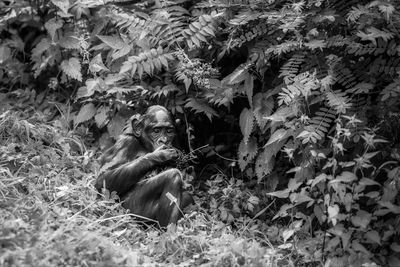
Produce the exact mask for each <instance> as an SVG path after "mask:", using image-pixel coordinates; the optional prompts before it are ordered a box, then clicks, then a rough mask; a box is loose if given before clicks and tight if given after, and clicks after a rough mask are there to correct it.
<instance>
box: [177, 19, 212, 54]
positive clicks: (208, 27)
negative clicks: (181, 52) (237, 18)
mask: <svg viewBox="0 0 400 267" xmlns="http://www.w3.org/2000/svg"><path fill="white" fill-rule="evenodd" d="M215 32H216V29H215V27H214V18H213V17H212V16H210V15H207V14H203V15H201V16H199V17H198V20H197V21H194V22H192V23H190V24H189V26H188V28H187V29H185V30H183V33H182V34H183V36H184V37H185V39H186V42H187V44H188V46H189V49H192V48H194V47H201V43H203V42H204V43H207V42H208V41H207V38H209V37H215Z"/></svg>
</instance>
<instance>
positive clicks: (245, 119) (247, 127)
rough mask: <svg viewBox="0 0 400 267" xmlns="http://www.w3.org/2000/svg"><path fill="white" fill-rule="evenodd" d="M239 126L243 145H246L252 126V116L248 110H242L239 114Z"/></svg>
mask: <svg viewBox="0 0 400 267" xmlns="http://www.w3.org/2000/svg"><path fill="white" fill-rule="evenodd" d="M239 125H240V130H241V131H242V134H243V140H244V142H245V143H247V141H248V140H249V137H250V134H251V132H252V130H253V125H254V116H253V113H252V112H251V111H250V110H249V109H247V108H244V109H243V110H242V112H241V113H240V117H239Z"/></svg>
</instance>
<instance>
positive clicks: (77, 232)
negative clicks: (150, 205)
mask: <svg viewBox="0 0 400 267" xmlns="http://www.w3.org/2000/svg"><path fill="white" fill-rule="evenodd" d="M97 172H98V164H97V162H96V160H95V156H94V152H93V151H92V150H90V149H88V148H86V147H85V145H84V142H83V141H82V138H81V137H79V136H78V135H76V131H65V130H63V127H62V121H61V119H58V120H55V121H53V122H51V123H46V122H44V119H43V118H42V117H41V116H40V115H39V114H37V113H34V115H33V116H29V117H27V116H26V115H24V114H23V113H21V112H12V111H7V112H4V113H2V114H0V214H1V216H0V225H1V227H0V266H171V265H179V266H300V264H299V262H297V263H296V260H295V258H296V257H298V255H293V254H292V252H293V251H294V249H293V248H292V249H290V248H291V244H289V246H288V244H284V245H281V246H280V247H278V246H277V245H276V244H275V245H272V244H271V242H270V241H269V238H268V237H267V235H266V234H265V233H264V232H263V231H260V230H257V229H259V226H258V225H250V224H248V223H247V224H246V223H243V224H242V225H239V224H238V225H235V227H232V226H228V225H226V224H224V223H222V222H221V221H218V220H216V219H214V218H213V216H211V215H209V214H208V212H207V210H204V209H201V208H200V206H199V205H198V206H197V208H194V209H192V210H191V211H190V212H189V213H188V214H186V216H185V218H183V219H181V220H180V221H179V223H178V225H177V227H176V228H168V229H167V230H166V231H160V230H158V229H156V228H154V227H150V226H144V225H143V224H141V223H139V222H137V221H136V220H135V217H134V216H132V215H130V214H129V213H128V212H127V211H126V210H124V209H123V208H122V207H121V206H120V204H118V203H117V202H115V198H116V196H115V195H113V194H111V195H109V196H105V197H102V198H99V197H98V195H97V192H96V191H95V189H94V187H93V183H94V180H95V177H96V173H97ZM197 201H200V202H201V201H204V200H201V199H197ZM302 247H303V246H302ZM288 248H289V249H288ZM305 255H306V258H307V257H308V256H307V255H309V254H308V253H306V254H305ZM298 258H302V260H301V261H300V262H302V264H301V265H303V264H304V260H305V257H304V255H303V257H298ZM310 260H311V259H309V262H310Z"/></svg>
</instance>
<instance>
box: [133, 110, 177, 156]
mask: <svg viewBox="0 0 400 267" xmlns="http://www.w3.org/2000/svg"><path fill="white" fill-rule="evenodd" d="M132 130H133V134H134V135H135V136H136V138H138V140H139V141H140V142H141V144H142V145H143V146H144V147H145V149H147V150H148V151H154V150H156V149H158V148H160V147H161V146H167V147H170V146H172V142H173V141H174V139H175V135H176V132H175V126H174V124H173V120H172V118H171V116H170V114H169V112H168V110H167V109H166V108H164V107H162V106H158V105H155V106H151V107H149V108H148V109H147V111H146V112H145V113H144V114H143V115H141V116H136V118H133V119H132Z"/></svg>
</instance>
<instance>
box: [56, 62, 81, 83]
mask: <svg viewBox="0 0 400 267" xmlns="http://www.w3.org/2000/svg"><path fill="white" fill-rule="evenodd" d="M60 67H61V69H62V71H63V72H64V73H65V74H66V75H67V76H69V77H71V78H73V79H76V80H78V81H80V82H81V81H82V74H81V63H80V62H79V59H77V58H76V57H72V58H70V59H69V60H68V59H65V60H63V62H61V65H60Z"/></svg>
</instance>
